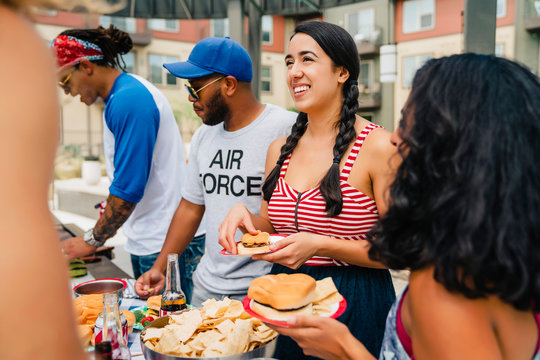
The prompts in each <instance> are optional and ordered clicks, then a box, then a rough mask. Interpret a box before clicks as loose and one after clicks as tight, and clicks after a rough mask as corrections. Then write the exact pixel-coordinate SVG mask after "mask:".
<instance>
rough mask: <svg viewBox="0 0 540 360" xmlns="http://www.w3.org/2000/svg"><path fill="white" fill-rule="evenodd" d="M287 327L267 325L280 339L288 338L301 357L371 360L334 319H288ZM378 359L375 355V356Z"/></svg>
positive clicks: (346, 330)
mask: <svg viewBox="0 0 540 360" xmlns="http://www.w3.org/2000/svg"><path fill="white" fill-rule="evenodd" d="M291 320H292V321H290V320H289V323H291V324H292V326H291V327H287V328H285V327H279V326H273V325H271V324H268V326H270V327H271V328H273V329H274V330H276V331H277V332H279V333H280V334H282V335H286V336H290V337H292V338H293V339H294V341H296V343H298V346H300V347H301V348H302V350H303V351H304V354H306V355H313V356H317V357H320V358H323V359H332V360H333V359H335V360H342V359H347V360H374V359H375V357H373V355H372V354H370V352H369V351H368V350H367V349H366V348H365V347H364V345H363V344H362V343H361V342H360V341H358V340H357V339H356V338H355V337H354V336H353V335H352V334H351V332H350V331H349V329H348V328H347V326H346V325H345V324H342V323H340V322H339V321H337V320H335V319H330V318H325V317H318V316H296V317H293V318H291ZM377 355H378V354H377Z"/></svg>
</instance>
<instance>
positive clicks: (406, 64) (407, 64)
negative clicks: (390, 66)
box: [402, 54, 432, 88]
mask: <svg viewBox="0 0 540 360" xmlns="http://www.w3.org/2000/svg"><path fill="white" fill-rule="evenodd" d="M431 58H432V55H431V54H423V55H416V56H405V57H404V58H403V71H402V73H403V79H402V81H403V87H404V88H410V87H411V85H412V81H413V78H414V75H415V74H416V70H418V69H419V68H420V67H421V66H422V65H424V63H425V62H426V61H428V60H429V59H431Z"/></svg>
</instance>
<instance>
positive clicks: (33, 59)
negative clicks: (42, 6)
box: [0, 5, 85, 360]
mask: <svg viewBox="0 0 540 360" xmlns="http://www.w3.org/2000/svg"><path fill="white" fill-rule="evenodd" d="M0 33H1V34H4V35H6V36H4V35H3V36H0V79H2V81H0V94H2V95H3V96H0V111H1V113H0V134H2V141H0V151H1V153H2V154H3V156H2V158H1V160H0V162H1V164H0V165H1V168H2V169H3V174H4V176H2V177H1V179H0V198H1V199H2V202H3V204H4V206H3V207H2V211H1V212H2V213H1V216H0V231H1V234H2V236H1V240H0V242H1V243H2V245H3V246H2V251H0V273H2V274H4V279H5V281H7V283H5V284H4V287H5V289H8V290H7V291H8V292H9V294H11V295H9V296H2V297H1V299H0V304H1V307H2V308H3V309H9V311H7V312H6V314H4V318H3V321H2V322H1V323H0V349H1V350H0V353H1V357H2V358H3V359H15V360H18V359H21V360H22V359H37V360H53V359H57V360H74V359H83V358H85V357H84V353H83V351H82V347H81V346H80V344H79V339H78V337H77V331H76V327H75V320H74V316H73V313H72V311H70V310H69V309H71V307H72V304H71V298H70V289H69V280H68V276H67V267H66V264H65V261H64V259H63V257H62V255H61V252H60V240H59V238H58V234H57V233H56V231H55V229H54V224H53V221H52V217H51V215H50V212H49V209H48V205H47V194H48V185H49V182H50V180H51V179H52V174H53V172H52V170H53V160H54V154H55V152H56V146H57V140H58V131H59V130H58V118H59V111H58V99H57V96H56V94H57V90H56V89H55V77H54V71H55V70H54V65H53V61H52V59H51V55H50V53H49V52H48V50H47V49H46V48H45V46H44V43H43V40H42V39H41V38H40V37H39V36H38V35H37V34H36V33H35V31H34V29H33V28H32V27H31V25H30V24H29V23H27V22H26V21H25V20H23V18H22V17H21V16H20V15H17V14H15V13H14V12H13V11H11V10H8V9H6V8H5V7H3V6H1V5H0ZM8 34H9V36H8ZM8 94H9V95H8ZM29 101H30V102H31V104H29ZM51 309H63V310H62V311H54V320H53V321H51ZM29 311H30V312H31V313H32V323H33V324H47V330H46V331H39V335H36V336H32V335H31V333H32V331H33V330H32V329H31V328H29V324H28V322H25V321H21V314H26V313H28V312H29ZM59 334H61V336H59Z"/></svg>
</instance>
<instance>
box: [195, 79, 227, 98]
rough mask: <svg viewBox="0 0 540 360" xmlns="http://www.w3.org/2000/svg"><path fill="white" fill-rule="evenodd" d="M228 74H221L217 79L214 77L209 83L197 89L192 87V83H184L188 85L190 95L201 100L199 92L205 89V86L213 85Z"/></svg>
mask: <svg viewBox="0 0 540 360" xmlns="http://www.w3.org/2000/svg"><path fill="white" fill-rule="evenodd" d="M226 77H227V76H226V75H224V76H221V77H218V78H217V79H214V80H212V81H210V82H209V83H208V84H206V85H204V86H203V87H201V88H200V89H197V90H195V89H194V88H193V87H191V85H189V84H184V86H185V87H186V89H187V91H188V93H189V95H191V97H192V98H194V99H195V101H199V95H197V93H198V92H200V91H201V90H203V89H204V88H206V87H208V86H210V85H212V84H213V83H215V82H217V81H219V80H221V79H223V78H226Z"/></svg>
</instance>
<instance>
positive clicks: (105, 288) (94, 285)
mask: <svg viewBox="0 0 540 360" xmlns="http://www.w3.org/2000/svg"><path fill="white" fill-rule="evenodd" d="M126 286H127V283H126V282H125V281H124V280H122V279H96V280H90V281H86V282H83V283H81V284H79V285H75V286H74V287H73V292H74V293H75V296H81V295H89V294H105V293H111V292H112V293H116V294H117V295H118V299H121V298H122V295H123V293H124V289H125V288H126Z"/></svg>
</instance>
